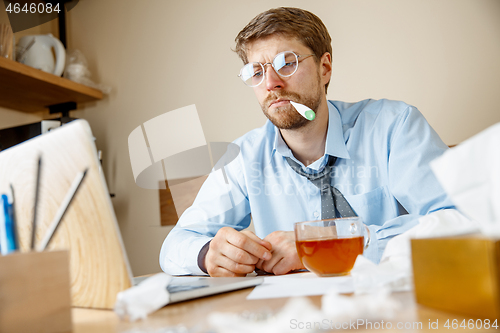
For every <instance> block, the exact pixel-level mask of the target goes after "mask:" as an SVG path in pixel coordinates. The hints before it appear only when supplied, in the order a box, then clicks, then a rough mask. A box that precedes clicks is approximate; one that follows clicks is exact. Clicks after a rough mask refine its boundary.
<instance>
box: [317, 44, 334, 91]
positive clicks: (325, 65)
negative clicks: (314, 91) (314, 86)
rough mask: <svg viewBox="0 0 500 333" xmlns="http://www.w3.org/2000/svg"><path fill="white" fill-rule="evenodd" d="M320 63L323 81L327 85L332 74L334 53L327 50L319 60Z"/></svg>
mask: <svg viewBox="0 0 500 333" xmlns="http://www.w3.org/2000/svg"><path fill="white" fill-rule="evenodd" d="M319 65H320V69H319V70H320V72H319V73H320V76H321V83H322V84H324V85H325V84H327V83H328V82H330V78H331V76H332V55H331V54H330V53H329V52H325V53H324V54H323V55H322V56H321V58H320V60H319Z"/></svg>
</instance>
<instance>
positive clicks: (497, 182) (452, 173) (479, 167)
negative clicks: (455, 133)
mask: <svg viewBox="0 0 500 333" xmlns="http://www.w3.org/2000/svg"><path fill="white" fill-rule="evenodd" d="M498 147H500V123H497V124H495V125H493V126H491V127H489V128H487V129H486V130H484V131H482V132H481V133H479V134H477V135H475V136H473V137H472V138H470V139H468V140H466V141H464V142H463V143H461V144H459V145H458V146H456V147H455V148H453V149H450V150H449V151H447V152H446V153H444V154H443V155H442V156H440V157H439V158H437V159H436V160H434V161H432V162H431V168H432V171H434V174H435V175H436V177H437V178H438V180H439V182H440V183H441V185H442V186H443V188H444V189H445V191H446V193H448V194H449V195H450V197H451V200H452V201H453V203H454V204H455V206H457V208H458V209H459V210H460V211H461V212H463V213H464V215H466V216H468V217H469V218H471V219H473V220H475V221H477V223H478V226H479V228H480V229H481V232H482V233H483V234H484V235H487V236H495V237H499V236H500V205H499V204H498V203H499V202H500V153H499V148H498Z"/></svg>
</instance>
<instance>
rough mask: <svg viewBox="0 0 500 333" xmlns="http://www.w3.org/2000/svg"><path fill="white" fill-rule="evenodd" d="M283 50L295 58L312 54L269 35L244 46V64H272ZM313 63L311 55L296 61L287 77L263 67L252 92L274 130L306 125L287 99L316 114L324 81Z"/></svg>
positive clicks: (290, 41) (292, 42) (293, 41)
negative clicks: (259, 78)
mask: <svg viewBox="0 0 500 333" xmlns="http://www.w3.org/2000/svg"><path fill="white" fill-rule="evenodd" d="M283 51H293V52H295V53H296V54H297V55H309V54H312V53H313V52H312V50H311V49H309V48H308V47H307V46H305V45H303V44H302V43H301V42H300V41H298V40H297V39H295V38H289V37H283V36H271V37H268V38H265V39H259V40H256V41H254V42H252V43H251V44H250V45H249V46H248V48H247V56H248V61H249V62H260V63H262V64H265V63H268V62H272V61H273V59H274V57H275V56H276V55H277V54H278V53H280V52H283ZM316 60H317V59H315V57H314V56H313V57H308V58H306V59H304V60H302V59H300V58H299V66H298V69H297V71H296V72H295V74H293V75H292V76H290V77H281V76H279V75H278V74H277V73H276V72H275V71H274V69H273V68H272V66H270V65H267V66H266V72H265V79H264V82H262V83H261V84H260V85H258V86H257V87H254V88H253V89H254V91H255V95H256V96H257V100H258V101H259V104H260V106H261V108H262V111H263V112H264V114H265V115H266V117H267V118H268V119H269V120H270V121H271V122H272V123H273V124H274V125H275V126H276V127H278V128H281V129H296V128H300V127H303V126H305V125H307V124H308V122H309V120H307V119H305V118H304V117H302V116H301V115H300V114H299V113H298V112H297V111H296V110H295V108H294V107H293V106H292V105H291V104H290V102H289V101H290V100H292V101H294V102H298V103H300V104H304V105H306V106H308V107H309V108H311V109H312V110H313V111H315V112H317V110H318V108H319V105H320V104H321V101H322V99H323V97H324V95H325V90H324V89H325V83H326V82H325V83H323V81H324V78H322V76H321V74H320V70H321V65H319V64H318V63H317V61H316ZM328 79H329V77H328Z"/></svg>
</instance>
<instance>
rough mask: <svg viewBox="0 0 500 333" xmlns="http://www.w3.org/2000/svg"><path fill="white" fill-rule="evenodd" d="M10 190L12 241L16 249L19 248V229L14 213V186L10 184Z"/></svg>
mask: <svg viewBox="0 0 500 333" xmlns="http://www.w3.org/2000/svg"><path fill="white" fill-rule="evenodd" d="M10 192H11V194H12V203H11V207H12V209H11V218H12V231H13V233H14V242H15V244H16V250H19V248H20V245H19V230H18V229H17V215H16V196H15V194H14V186H12V184H10Z"/></svg>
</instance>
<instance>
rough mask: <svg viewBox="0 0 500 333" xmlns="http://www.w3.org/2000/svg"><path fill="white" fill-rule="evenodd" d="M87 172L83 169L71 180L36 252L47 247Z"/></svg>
mask: <svg viewBox="0 0 500 333" xmlns="http://www.w3.org/2000/svg"><path fill="white" fill-rule="evenodd" d="M88 170H89V169H88V168H87V169H85V171H83V172H80V173H78V175H76V177H75V180H73V183H71V187H70V188H69V190H68V192H67V193H66V196H65V197H64V200H63V202H62V203H61V205H60V206H59V209H58V210H57V213H56V215H55V216H54V219H53V220H52V223H51V224H50V226H49V228H48V229H47V231H46V232H45V236H44V238H43V240H42V244H40V247H39V248H38V251H44V250H45V249H46V248H47V246H48V245H49V243H50V241H51V240H52V238H53V236H54V234H55V232H56V230H57V228H58V227H59V225H60V222H61V220H62V218H63V217H64V214H66V211H67V210H68V207H69V206H70V204H71V202H72V201H73V198H74V197H75V194H76V192H77V191H78V189H79V188H80V185H81V184H82V182H83V179H84V178H85V176H86V175H87V171H88Z"/></svg>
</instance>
